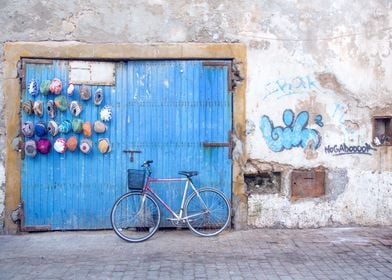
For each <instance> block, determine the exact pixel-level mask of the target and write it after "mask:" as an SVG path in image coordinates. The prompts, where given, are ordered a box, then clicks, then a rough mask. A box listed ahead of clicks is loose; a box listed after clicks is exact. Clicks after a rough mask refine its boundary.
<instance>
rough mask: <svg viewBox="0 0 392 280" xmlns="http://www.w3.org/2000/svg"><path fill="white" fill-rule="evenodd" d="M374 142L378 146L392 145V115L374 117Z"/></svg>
mask: <svg viewBox="0 0 392 280" xmlns="http://www.w3.org/2000/svg"><path fill="white" fill-rule="evenodd" d="M373 144H374V145H376V146H390V145H392V117H391V116H378V117H377V116H375V117H373Z"/></svg>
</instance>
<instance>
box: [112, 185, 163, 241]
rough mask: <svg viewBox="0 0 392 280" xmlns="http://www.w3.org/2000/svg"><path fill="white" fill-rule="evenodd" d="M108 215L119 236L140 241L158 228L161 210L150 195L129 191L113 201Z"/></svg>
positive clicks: (151, 234) (126, 239)
mask: <svg viewBox="0 0 392 280" xmlns="http://www.w3.org/2000/svg"><path fill="white" fill-rule="evenodd" d="M110 217H111V222H112V226H113V229H114V231H115V232H116V234H117V235H118V236H119V237H120V238H122V239H124V240H125V241H128V242H142V241H145V240H147V239H148V238H150V237H151V236H153V235H154V233H155V232H156V231H157V230H158V227H159V223H160V220H161V212H160V209H159V207H158V204H157V203H156V201H155V200H154V199H153V198H152V197H151V196H150V195H148V194H146V193H141V192H129V193H126V194H124V195H123V196H121V197H120V198H119V199H118V200H117V201H116V202H115V203H114V205H113V208H112V213H111V215H110Z"/></svg>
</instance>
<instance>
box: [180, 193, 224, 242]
mask: <svg viewBox="0 0 392 280" xmlns="http://www.w3.org/2000/svg"><path fill="white" fill-rule="evenodd" d="M185 208H186V218H187V223H188V226H189V228H190V229H191V230H192V231H193V232H195V233H196V234H199V235H202V236H213V235H216V234H218V233H220V232H221V231H223V230H224V228H225V227H226V226H227V225H228V223H229V219H230V207H229V204H228V201H227V199H226V198H225V197H224V195H223V194H222V193H220V192H219V191H217V190H214V189H208V188H207V189H202V190H200V191H199V193H198V194H197V193H193V194H192V195H191V196H190V197H189V199H188V201H187V204H186V207H185Z"/></svg>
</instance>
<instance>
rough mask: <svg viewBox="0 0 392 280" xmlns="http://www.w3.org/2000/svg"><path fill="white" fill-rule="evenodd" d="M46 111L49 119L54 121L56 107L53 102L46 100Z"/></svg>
mask: <svg viewBox="0 0 392 280" xmlns="http://www.w3.org/2000/svg"><path fill="white" fill-rule="evenodd" d="M46 110H47V111H48V115H49V117H51V118H52V119H54V117H55V116H56V105H55V104H54V101H53V100H48V102H47V103H46Z"/></svg>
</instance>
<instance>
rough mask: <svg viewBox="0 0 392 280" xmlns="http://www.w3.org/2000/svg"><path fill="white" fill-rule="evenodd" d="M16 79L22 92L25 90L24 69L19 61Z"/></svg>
mask: <svg viewBox="0 0 392 280" xmlns="http://www.w3.org/2000/svg"><path fill="white" fill-rule="evenodd" d="M18 78H19V81H20V85H21V88H22V90H25V89H26V68H25V64H24V62H23V60H19V62H18Z"/></svg>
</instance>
